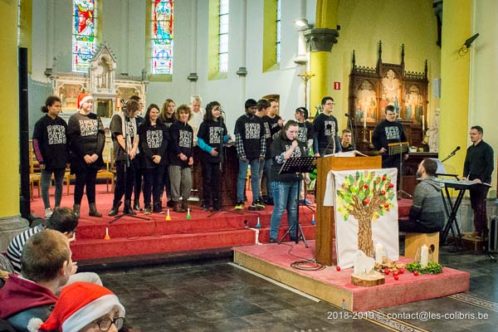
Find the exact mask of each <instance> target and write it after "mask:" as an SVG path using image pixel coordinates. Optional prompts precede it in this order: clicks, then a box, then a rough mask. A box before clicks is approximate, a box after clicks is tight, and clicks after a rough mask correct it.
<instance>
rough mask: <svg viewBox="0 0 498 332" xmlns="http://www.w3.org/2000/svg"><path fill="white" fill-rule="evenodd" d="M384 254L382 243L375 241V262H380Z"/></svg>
mask: <svg viewBox="0 0 498 332" xmlns="http://www.w3.org/2000/svg"><path fill="white" fill-rule="evenodd" d="M385 256H386V250H385V249H384V246H383V245H382V243H377V244H376V245H375V263H377V264H382V262H383V261H384V257H385Z"/></svg>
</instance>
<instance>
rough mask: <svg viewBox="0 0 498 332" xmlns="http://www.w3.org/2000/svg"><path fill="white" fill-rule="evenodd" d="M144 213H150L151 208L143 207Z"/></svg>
mask: <svg viewBox="0 0 498 332" xmlns="http://www.w3.org/2000/svg"><path fill="white" fill-rule="evenodd" d="M144 213H145V214H151V213H152V209H151V208H150V206H146V207H145V209H144Z"/></svg>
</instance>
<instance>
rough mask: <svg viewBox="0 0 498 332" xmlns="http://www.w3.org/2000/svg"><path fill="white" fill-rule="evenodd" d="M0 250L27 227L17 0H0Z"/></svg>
mask: <svg viewBox="0 0 498 332" xmlns="http://www.w3.org/2000/svg"><path fill="white" fill-rule="evenodd" d="M0 13H2V19H1V20H0V45H2V52H0V73H2V79H1V80H0V100H1V101H2V107H1V108H0V113H1V114H2V117H3V118H4V119H7V121H1V122H0V142H2V144H1V145H0V156H2V157H1V158H0V170H1V172H0V184H1V190H0V197H1V199H0V251H3V250H5V248H6V247H7V245H8V243H9V241H10V239H11V238H12V237H13V236H14V235H16V234H17V233H19V232H20V231H22V230H23V229H25V228H26V222H25V221H22V219H21V218H20V216H19V199H20V192H19V185H20V177H19V105H18V103H19V97H18V96H19V93H18V73H17V67H18V66H17V0H4V1H0Z"/></svg>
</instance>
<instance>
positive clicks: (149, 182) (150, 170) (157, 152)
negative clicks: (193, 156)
mask: <svg viewBox="0 0 498 332" xmlns="http://www.w3.org/2000/svg"><path fill="white" fill-rule="evenodd" d="M159 112H160V111H159V106H157V105H156V104H151V105H150V106H149V107H148V108H147V113H146V114H145V122H144V123H143V124H142V125H141V126H140V127H139V129H138V133H139V136H140V147H141V150H142V153H141V154H142V172H143V174H144V180H145V181H144V203H145V210H144V211H145V214H150V213H151V212H156V213H158V212H161V210H162V207H161V194H162V191H163V173H164V162H165V158H163V156H164V154H165V151H166V149H167V147H168V141H169V138H168V137H169V130H168V128H167V127H166V126H165V125H164V124H163V123H162V121H161V119H159ZM151 193H152V197H153V202H154V205H153V208H152V207H151V205H150V201H151V200H150V196H151Z"/></svg>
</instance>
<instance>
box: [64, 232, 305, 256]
mask: <svg viewBox="0 0 498 332" xmlns="http://www.w3.org/2000/svg"><path fill="white" fill-rule="evenodd" d="M302 228H303V232H304V234H305V237H306V238H307V240H312V239H314V237H315V227H314V226H311V225H306V226H303V227H302ZM285 230H286V228H283V227H282V229H281V231H280V236H283V234H284V232H285ZM259 233H260V234H259V241H260V242H268V240H269V228H262V229H260V230H259ZM109 235H110V237H111V239H109V240H104V239H103V238H102V239H84V240H82V239H78V240H76V241H74V242H72V243H71V249H72V252H73V259H74V260H76V261H77V260H89V259H97V258H110V257H124V256H137V255H149V254H158V253H175V252H182V251H187V250H205V249H214V248H227V247H234V246H242V245H251V244H254V243H255V241H256V238H255V231H254V230H253V229H248V228H244V229H240V230H228V231H216V232H207V233H191V234H167V235H150V236H140V237H127V238H125V237H121V238H113V235H112V233H110V234H109ZM287 240H288V238H287V239H285V241H287Z"/></svg>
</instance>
